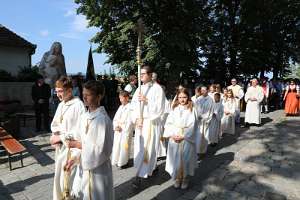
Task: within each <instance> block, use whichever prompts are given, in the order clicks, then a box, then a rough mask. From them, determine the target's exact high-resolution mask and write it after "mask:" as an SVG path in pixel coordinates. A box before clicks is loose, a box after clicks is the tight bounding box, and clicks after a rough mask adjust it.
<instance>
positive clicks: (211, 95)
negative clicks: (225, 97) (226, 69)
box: [208, 84, 217, 100]
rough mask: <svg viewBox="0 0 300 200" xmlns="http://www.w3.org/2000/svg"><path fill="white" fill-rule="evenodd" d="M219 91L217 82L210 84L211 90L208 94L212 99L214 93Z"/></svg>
mask: <svg viewBox="0 0 300 200" xmlns="http://www.w3.org/2000/svg"><path fill="white" fill-rule="evenodd" d="M216 91H217V87H216V84H211V85H210V86H209V92H208V96H210V98H212V100H214V99H215V98H214V95H215V93H216Z"/></svg>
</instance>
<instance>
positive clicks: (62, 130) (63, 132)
mask: <svg viewBox="0 0 300 200" xmlns="http://www.w3.org/2000/svg"><path fill="white" fill-rule="evenodd" d="M72 88H73V86H72V80H71V79H70V78H67V77H61V78H60V79H59V80H58V81H56V88H55V90H56V93H57V97H58V98H59V100H60V101H61V102H60V104H59V105H58V108H57V110H56V112H55V115H54V117H53V120H52V123H51V131H52V136H51V137H50V143H51V145H52V146H54V147H55V173H54V184H53V200H61V199H62V197H63V195H66V194H65V192H66V191H64V185H66V184H67V183H66V182H67V181H65V180H64V175H65V174H66V172H65V171H64V165H65V164H66V162H67V156H68V150H69V149H68V148H67V146H66V143H67V139H66V138H73V139H79V136H78V135H77V129H76V128H77V124H78V123H79V121H80V116H81V115H82V114H83V113H85V106H84V104H83V103H82V101H81V100H80V99H79V98H77V97H73V94H72ZM70 151H74V149H70ZM77 171H78V169H77V168H74V169H73V170H72V172H71V174H70V175H69V183H70V184H69V185H70V188H68V190H69V191H70V192H71V193H73V194H72V195H76V193H78V191H75V189H74V188H73V187H76V186H75V185H74V186H73V181H74V176H75V173H77ZM74 184H75V183H74Z"/></svg>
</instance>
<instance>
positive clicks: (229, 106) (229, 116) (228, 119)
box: [220, 89, 238, 137]
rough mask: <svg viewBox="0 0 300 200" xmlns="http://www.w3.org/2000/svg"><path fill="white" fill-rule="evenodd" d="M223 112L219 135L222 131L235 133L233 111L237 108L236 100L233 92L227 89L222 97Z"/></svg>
mask: <svg viewBox="0 0 300 200" xmlns="http://www.w3.org/2000/svg"><path fill="white" fill-rule="evenodd" d="M223 106H224V114H223V117H222V120H221V127H222V131H221V135H220V137H222V134H223V133H229V134H235V113H236V110H237V109H238V108H237V104H236V100H235V98H234V96H233V92H232V90H231V89H229V90H228V91H227V93H226V96H225V98H224V99H223Z"/></svg>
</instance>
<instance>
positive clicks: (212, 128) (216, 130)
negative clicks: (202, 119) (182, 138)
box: [204, 102, 224, 144]
mask: <svg viewBox="0 0 300 200" xmlns="http://www.w3.org/2000/svg"><path fill="white" fill-rule="evenodd" d="M223 112H224V108H223V105H222V103H221V102H218V103H214V105H213V116H212V118H211V120H210V123H209V127H208V132H206V133H208V135H204V136H205V138H206V140H207V141H208V144H211V143H218V142H219V136H220V134H221V119H222V116H223Z"/></svg>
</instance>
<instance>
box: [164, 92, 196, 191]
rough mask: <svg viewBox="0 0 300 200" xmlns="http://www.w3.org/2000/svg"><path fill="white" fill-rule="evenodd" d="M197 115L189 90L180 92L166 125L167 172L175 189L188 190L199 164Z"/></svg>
mask: <svg viewBox="0 0 300 200" xmlns="http://www.w3.org/2000/svg"><path fill="white" fill-rule="evenodd" d="M196 120H197V113H196V110H195V108H194V107H193V103H192V101H191V100H190V99H189V93H188V90H187V89H182V90H179V92H178V95H177V100H176V101H175V103H174V105H173V109H172V111H171V112H170V114H169V116H168V119H167V122H166V125H165V132H164V137H166V138H169V145H168V151H167V160H166V171H167V172H168V173H169V174H170V175H171V177H172V179H173V180H174V181H175V183H174V187H175V188H178V187H180V186H181V188H182V189H186V188H187V187H188V183H189V176H193V175H194V171H195V168H196V164H197V154H196V149H195V147H196V146H195V136H196V126H197V124H196Z"/></svg>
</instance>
